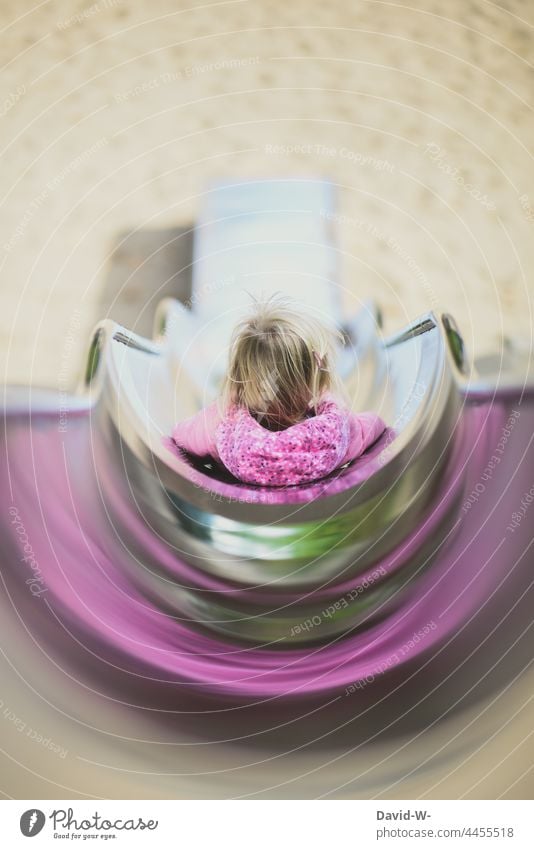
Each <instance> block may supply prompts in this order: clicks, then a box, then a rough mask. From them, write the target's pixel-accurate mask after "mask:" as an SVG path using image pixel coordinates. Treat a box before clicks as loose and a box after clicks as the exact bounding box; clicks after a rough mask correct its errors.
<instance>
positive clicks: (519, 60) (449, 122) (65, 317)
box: [0, 0, 534, 386]
mask: <svg viewBox="0 0 534 849" xmlns="http://www.w3.org/2000/svg"><path fill="white" fill-rule="evenodd" d="M533 27H534V4H532V3H530V2H528V0H517V1H516V2H512V0H506V2H502V3H500V4H498V3H493V2H486V0H475V2H465V0H453V2H449V3H447V4H443V3H441V2H437V0H424V1H423V2H422V1H421V0H410V2H409V3H403V2H400V3H398V2H396V3H388V2H374V1H373V2H370V1H369V0H358V2H353V3H347V2H340V1H339V2H338V0H334V2H331V3H328V4H327V3H318V2H313V1H312V2H310V0H294V2H292V3H287V2H281V0H263V2H261V0H233V2H214V3H209V4H208V3H205V2H198V0H197V1H196V2H195V0H187V2H186V0H179V2H177V3H176V2H171V0H151V2H150V3H149V2H139V3H133V2H126V0H97V2H95V3H92V4H91V3H90V2H86V0H81V2H76V3H74V2H66V0H60V2H44V3H40V4H37V3H36V4H35V6H34V5H33V4H32V3H30V2H28V0H23V2H20V0H17V2H14V0H1V33H2V38H1V41H0V44H1V48H0V52H1V65H2V75H1V77H0V80H1V82H0V85H1V86H2V96H1V98H0V114H1V117H2V129H3V132H2V135H1V140H0V143H1V147H2V165H3V176H4V179H3V187H4V188H3V192H2V198H1V201H0V206H1V225H0V226H1V233H2V238H1V241H0V263H1V292H0V351H1V354H2V360H3V363H4V368H3V369H2V373H3V374H4V373H5V378H6V380H7V381H10V382H24V383H26V382H29V381H32V382H34V383H36V384H44V385H50V386H57V385H58V383H60V384H63V385H64V384H65V383H66V382H67V383H72V382H73V381H74V380H75V379H76V377H77V375H78V373H79V369H80V366H81V361H82V358H83V356H84V351H85V346H86V341H87V336H88V334H89V333H90V331H91V329H92V327H93V326H94V324H95V323H96V321H97V320H98V319H100V318H102V317H104V315H106V314H107V313H108V312H109V313H111V314H112V315H115V316H116V317H118V318H119V319H121V320H122V321H123V323H125V324H126V323H127V324H129V325H130V326H134V325H135V324H136V322H137V320H138V318H139V317H140V316H141V318H142V317H143V315H144V316H145V318H146V311H147V309H148V308H149V307H148V306H147V304H148V303H149V302H150V308H152V306H153V304H154V303H155V301H157V299H158V297H159V294H160V293H159V291H158V287H159V285H160V282H161V281H158V282H155V281H154V279H153V277H152V276H151V274H150V272H149V268H147V267H143V268H142V269H141V270H139V268H138V266H139V265H140V264H141V263H142V261H143V259H144V258H145V257H146V255H147V252H146V250H145V249H143V248H141V249H140V250H139V252H138V255H136V252H135V250H134V251H131V250H130V251H129V252H127V255H125V254H124V252H123V253H122V254H121V246H120V242H121V240H122V239H123V238H124V235H125V234H127V233H128V232H129V231H139V232H140V233H141V234H142V235H143V234H144V237H143V238H144V239H145V242H143V241H142V239H141V244H142V245H145V248H146V238H147V235H148V239H149V241H150V238H151V236H152V237H154V238H155V239H156V241H157V240H158V238H159V236H158V231H159V230H161V229H162V228H168V229H174V228H187V227H189V226H190V225H191V223H192V222H193V221H194V218H195V215H196V214H197V211H198V210H199V208H200V206H201V204H202V193H203V192H204V191H205V189H206V186H207V184H208V182H209V180H210V179H212V178H218V177H221V176H222V177H226V176H230V177H238V178H241V177H246V176H252V177H254V176H258V175H260V176H270V175H273V176H276V175H280V174H281V175H306V176H308V175H318V176H326V177H330V178H332V179H333V180H334V182H335V183H336V184H337V185H338V187H339V196H338V210H339V213H340V216H341V221H340V226H339V237H340V242H339V245H340V259H341V265H340V285H342V286H343V288H344V290H345V292H346V293H347V298H349V299H350V298H351V299H352V303H353V304H356V303H357V302H358V301H359V300H360V299H363V298H365V297H368V296H369V295H373V296H375V297H376V298H377V299H378V301H379V302H380V303H381V305H382V307H383V309H384V312H385V315H386V319H387V327H391V329H393V328H395V327H397V326H398V325H400V324H402V323H403V322H405V321H407V320H409V319H412V318H414V317H415V316H417V315H418V314H420V313H422V312H423V311H425V310H426V309H428V308H436V309H441V308H444V309H446V310H448V311H449V312H451V313H452V314H453V315H454V316H455V318H456V319H457V321H458V323H459V325H460V327H461V329H462V331H463V333H464V335H465V339H466V342H467V344H468V346H469V348H470V349H471V351H473V352H475V353H477V354H479V353H483V352H484V351H487V350H488V349H489V348H492V347H494V346H495V344H496V342H497V340H498V337H499V335H500V333H501V332H502V331H503V330H504V332H506V333H509V334H510V333H521V334H522V335H524V336H526V337H527V338H530V332H531V327H532V315H531V295H532V266H533V261H534V168H533V162H532V153H531V147H532V138H533V137H534V115H533V112H532V102H533V100H534V97H533V91H534V85H533V84H534V70H533V68H534V30H533ZM277 146H278V147H277ZM295 148H297V149H295ZM136 244H137V243H136ZM118 245H119V247H117V246H118ZM121 258H122V261H123V267H122V271H121V274H120V275H119V277H118V278H117V277H116V275H115V277H114V276H113V263H117V262H118V261H119V262H120V261H121ZM125 262H126V266H127V267H126V270H125V268H124V263H125ZM168 265H169V260H168V258H167V266H168ZM170 266H171V268H170V272H169V273H171V274H172V273H173V269H172V261H171V263H170ZM110 269H111V270H110ZM174 271H179V269H174ZM177 276H178V277H179V274H178V275H177ZM165 293H166V292H163V294H165ZM116 296H119V297H120V300H121V303H122V304H123V305H124V304H126V306H127V310H126V312H124V310H123V312H122V313H121V312H120V310H118V309H117V304H116V303H114V301H115V298H116ZM142 326H143V327H145V326H146V321H145V322H144V325H142ZM139 327H141V325H138V329H139Z"/></svg>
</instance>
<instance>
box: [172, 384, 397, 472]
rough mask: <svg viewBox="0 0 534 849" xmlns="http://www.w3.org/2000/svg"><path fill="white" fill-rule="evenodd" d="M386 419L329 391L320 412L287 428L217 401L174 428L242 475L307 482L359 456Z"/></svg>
mask: <svg viewBox="0 0 534 849" xmlns="http://www.w3.org/2000/svg"><path fill="white" fill-rule="evenodd" d="M385 427H386V425H385V424H384V422H383V421H382V419H381V418H380V417H379V416H377V415H375V414H374V413H358V414H355V413H351V412H349V411H348V410H346V409H345V408H344V407H342V406H340V405H339V404H338V403H337V402H336V401H335V400H334V398H333V397H332V396H330V395H327V396H325V397H324V399H323V400H322V401H321V402H320V404H319V405H318V406H317V410H316V415H314V416H311V417H310V418H308V419H305V420H304V421H302V422H298V424H294V425H291V426H290V427H288V428H286V429H285V430H279V431H271V430H268V429H267V428H265V427H263V426H262V425H261V424H260V423H259V422H258V421H256V419H255V418H254V417H253V416H252V415H251V414H250V412H249V411H248V410H247V409H245V408H243V407H237V406H232V407H230V408H229V409H228V410H227V411H226V413H225V415H224V416H221V414H220V412H219V408H218V404H217V402H216V401H215V402H214V403H213V404H211V405H210V406H209V407H206V408H205V409H203V410H201V411H200V412H199V413H197V414H196V415H195V416H192V417H191V418H190V419H187V420H186V421H183V422H179V424H177V425H176V426H175V427H174V429H173V432H172V436H173V439H174V442H175V443H176V445H178V447H179V448H182V449H184V450H185V451H188V452H190V453H191V454H196V455H198V456H200V457H203V456H208V455H209V456H211V457H213V458H215V459H216V460H219V461H220V462H222V463H223V465H224V466H226V468H227V469H228V470H229V471H230V472H231V473H232V474H233V475H234V476H235V477H236V478H238V479H239V480H242V481H245V482H246V483H254V484H261V485H268V486H287V485H291V484H300V483H308V482H310V481H313V480H317V479H318V478H321V477H324V476H325V475H327V474H329V473H330V472H332V471H333V470H334V469H337V468H338V467H339V466H342V465H344V464H345V463H348V462H349V461H350V460H354V459H356V457H359V456H360V455H361V454H363V452H364V451H365V450H366V448H368V447H369V446H370V445H372V444H373V443H374V442H375V441H376V440H377V439H378V437H379V436H380V435H381V434H382V432H383V431H384V429H385Z"/></svg>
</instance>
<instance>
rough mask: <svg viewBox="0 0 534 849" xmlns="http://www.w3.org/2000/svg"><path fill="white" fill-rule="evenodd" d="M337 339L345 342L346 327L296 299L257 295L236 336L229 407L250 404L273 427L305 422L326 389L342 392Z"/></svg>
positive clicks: (226, 390)
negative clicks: (329, 322) (312, 311)
mask: <svg viewBox="0 0 534 849" xmlns="http://www.w3.org/2000/svg"><path fill="white" fill-rule="evenodd" d="M336 342H338V343H339V342H340V343H342V344H343V342H344V337H343V334H342V333H341V332H340V331H338V330H336V329H335V328H330V327H329V326H328V325H327V324H326V323H324V322H323V321H321V320H319V319H317V318H315V317H314V316H313V315H311V314H310V313H309V312H308V311H307V310H306V308H305V307H304V305H301V304H299V303H298V302H296V301H294V300H292V299H291V298H288V297H284V296H282V295H280V294H276V295H273V296H271V297H270V298H268V299H267V300H264V301H256V300H254V299H253V308H252V312H251V314H250V315H249V316H248V317H247V318H245V319H243V320H242V321H240V322H239V324H238V325H237V327H236V328H235V330H234V333H233V335H232V340H231V343H230V353H229V366H228V372H227V375H226V378H225V381H224V384H223V388H222V401H223V405H224V406H225V407H226V406H228V405H230V404H237V405H238V406H242V407H246V408H247V409H248V410H249V411H250V412H251V413H252V414H253V415H254V416H255V417H256V418H257V419H258V420H259V421H260V422H261V423H262V424H264V425H266V426H267V427H270V428H271V429H273V430H277V429H281V428H285V427H288V426H289V425H292V424H295V423H297V422H299V421H301V420H302V419H303V418H304V417H305V416H306V412H307V410H308V409H310V408H313V407H315V406H316V405H317V404H318V403H319V401H320V399H321V396H322V395H323V394H324V393H325V392H328V391H331V390H332V391H338V392H340V389H341V387H340V385H339V381H338V378H337V376H336V374H335V371H334V368H333V365H334V359H335V346H336Z"/></svg>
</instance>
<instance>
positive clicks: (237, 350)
mask: <svg viewBox="0 0 534 849" xmlns="http://www.w3.org/2000/svg"><path fill="white" fill-rule="evenodd" d="M336 339H339V340H340V341H342V335H341V333H338V332H337V331H332V330H329V329H328V328H327V327H326V325H323V323H322V322H320V321H318V320H317V319H315V318H313V317H311V316H310V315H307V314H306V313H305V312H304V311H303V310H302V309H299V306H298V304H296V303H294V302H292V301H291V300H290V299H289V298H284V297H281V296H279V295H275V296H273V297H271V298H269V299H268V300H267V301H265V302H263V303H256V304H255V305H254V309H253V311H252V314H251V315H250V316H249V317H248V318H246V319H244V320H242V321H241V322H240V323H239V324H238V326H237V327H236V329H235V331H234V333H233V336H232V340H231V343H230V353H229V367H228V372H227V375H226V378H225V381H224V385H223V390H222V394H221V397H220V398H219V399H218V400H216V401H215V402H214V403H213V404H211V405H210V406H208V407H206V408H205V409H204V410H201V411H200V412H199V413H197V414H196V415H195V416H193V417H192V418H190V419H187V420H186V421H183V422H180V423H179V424H177V425H176V426H175V428H174V429H173V433H172V436H173V439H174V442H175V443H176V445H177V446H178V447H179V448H182V449H184V450H185V451H188V452H190V453H192V454H196V455H198V456H208V455H209V456H210V457H213V458H214V459H215V460H217V461H219V462H222V463H223V465H224V466H226V468H227V469H228V470H229V471H230V472H231V473H232V474H233V475H234V476H235V477H236V478H239V479H240V480H242V481H245V482H247V483H254V484H262V485H269V486H286V485H288V484H301V483H307V482H309V481H313V480H317V479H318V478H321V477H323V476H325V475H327V474H329V473H330V472H332V471H333V470H334V469H336V468H338V467H339V466H342V465H344V464H345V463H348V462H349V461H350V460H354V459H355V458H356V457H359V456H360V454H362V453H363V452H364V451H365V449H366V448H368V447H369V446H370V445H372V443H373V442H375V441H376V440H377V439H378V437H379V436H380V435H381V433H382V432H383V431H384V429H385V424H384V422H383V421H382V419H381V418H380V417H379V416H377V415H375V414H374V413H359V414H357V415H356V414H354V413H351V412H349V410H348V409H347V408H346V407H345V406H344V405H343V403H342V402H340V401H337V400H336V397H335V395H334V392H335V391H337V394H338V396H339V397H341V388H340V386H339V384H338V379H337V377H336V375H335V374H334V373H333V371H332V363H333V359H334V350H335V342H336Z"/></svg>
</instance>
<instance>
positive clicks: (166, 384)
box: [0, 180, 534, 798]
mask: <svg viewBox="0 0 534 849" xmlns="http://www.w3.org/2000/svg"><path fill="white" fill-rule="evenodd" d="M208 198H209V200H208V202H207V204H206V209H205V212H204V215H203V217H202V218H201V220H200V221H199V224H198V228H197V238H196V245H195V266H194V268H195V273H194V280H195V283H194V289H193V295H192V298H191V303H190V304H189V305H188V308H185V307H184V305H182V304H179V303H177V302H175V301H172V300H166V301H165V302H163V303H162V304H161V305H160V309H159V311H158V315H157V319H156V328H155V333H154V339H153V340H147V339H144V338H142V337H140V336H138V335H136V334H134V333H132V332H130V331H128V330H127V329H125V328H123V327H120V326H119V325H117V324H116V323H114V322H112V321H110V320H105V321H103V322H102V323H101V324H100V325H99V326H98V327H97V329H96V331H95V334H94V337H93V339H92V340H91V344H90V346H89V352H88V357H87V367H86V370H85V374H84V376H83V381H82V385H81V387H80V391H79V393H78V394H76V395H75V396H72V397H69V398H68V399H67V402H65V398H62V397H59V396H58V395H57V393H54V392H53V391H50V392H47V391H44V390H35V389H30V388H17V387H8V388H7V389H6V391H5V409H4V422H5V424H4V428H5V430H4V434H5V439H4V446H3V451H2V456H1V466H0V475H1V477H2V486H3V491H4V493H5V498H4V501H5V504H6V507H5V509H4V511H3V515H2V517H1V524H2V541H3V545H2V576H3V593H2V602H1V604H2V618H1V622H2V626H1V628H2V645H3V646H4V653H3V660H2V674H3V680H4V692H5V694H6V695H5V698H4V697H2V706H1V707H2V709H3V710H4V713H5V706H7V708H8V709H9V711H10V714H9V716H11V714H13V716H14V717H16V718H17V717H18V718H19V719H20V721H21V723H23V724H24V728H27V727H28V726H29V727H31V728H32V729H42V731H39V734H40V736H41V738H42V739H43V740H46V741H48V742H46V744H44V743H42V742H41V743H40V744H39V743H31V744H30V741H31V739H32V738H31V735H28V734H26V733H25V731H24V730H23V731H22V732H20V733H19V734H14V733H13V728H14V725H13V723H14V722H15V720H14V719H12V720H11V724H10V722H9V718H8V720H7V721H6V722H4V723H3V724H2V725H1V726H0V729H1V733H2V744H1V745H2V749H3V751H4V757H6V758H7V759H8V760H7V763H8V764H9V767H8V768H9V770H10V774H12V776H13V783H14V788H13V790H12V791H10V792H13V795H15V796H17V795H18V793H22V794H23V796H24V798H29V797H31V796H33V797H35V798H47V797H50V798H53V797H55V796H64V797H71V796H74V797H75V796H77V795H80V796H87V795H89V796H103V797H117V798H127V797H129V796H132V797H136V796H137V797H140V798H145V797H150V796H154V797H162V798H164V797H167V796H169V797H173V796H188V795H191V796H193V797H208V796H222V797H226V796H246V795H251V796H257V797H268V796H269V795H272V796H275V797H280V796H282V797H283V796H288V797H290V798H292V797H299V798H300V797H308V796H310V795H312V796H316V795H322V794H323V793H324V794H331V795H333V796H364V797H368V796H372V795H376V794H382V795H384V796H387V795H388V794H389V795H391V797H392V798H397V797H399V796H402V795H403V794H404V793H405V794H406V795H407V796H408V798H409V797H410V796H414V795H416V792H423V788H428V786H429V776H430V777H431V778H432V780H433V782H435V783H436V787H437V789H436V791H435V796H436V798H441V797H442V796H443V790H444V787H447V785H446V783H445V784H444V783H443V782H446V778H447V776H448V775H450V773H451V771H454V770H455V768H456V767H457V766H458V764H459V763H460V760H461V759H462V758H465V757H466V753H470V752H471V751H472V752H473V757H474V756H475V753H476V752H479V748H480V745H481V741H484V740H486V739H488V740H489V739H493V736H495V734H496V729H498V727H499V723H500V722H502V715H499V705H498V703H497V702H496V698H497V695H496V694H499V696H498V698H499V699H501V698H502V699H503V700H504V699H509V701H511V705H509V707H508V708H507V709H506V710H507V711H508V710H510V712H511V713H513V710H515V711H516V712H517V708H518V707H519V703H518V702H517V699H518V698H519V699H520V698H521V697H520V695H518V693H520V691H521V688H522V687H524V686H525V683H526V682H527V680H528V678H527V673H526V672H525V669H526V667H527V666H528V664H529V663H530V661H531V659H532V639H531V637H530V636H529V631H528V628H529V626H530V624H531V610H532V603H533V598H532V590H531V572H532V550H531V548H529V546H530V543H531V541H532V531H531V527H532V517H531V516H529V515H527V514H528V509H529V507H530V504H531V502H532V501H534V487H533V482H534V474H533V472H534V452H533V449H532V444H531V443H532V435H533V432H534V404H533V402H534V391H533V390H534V384H533V380H532V364H531V359H530V358H529V356H528V355H526V354H516V355H515V356H512V355H510V354H508V356H507V358H502V359H501V360H500V361H495V360H494V359H493V360H491V361H490V360H487V361H486V363H485V365H486V372H485V373H484V370H483V369H482V371H480V372H477V370H476V369H475V368H474V367H473V366H471V365H470V364H469V363H468V362H467V361H466V355H465V351H464V347H463V343H462V340H461V337H460V334H459V332H458V329H457V328H456V325H455V324H454V321H453V320H452V318H451V317H450V316H442V315H435V314H433V313H429V314H427V315H423V316H421V317H419V318H417V320H415V321H414V322H413V323H412V324H411V325H410V326H408V327H406V328H405V329H404V330H403V331H402V332H400V333H399V334H397V335H395V336H394V337H391V338H384V336H383V333H382V330H381V327H380V317H379V315H378V313H377V311H376V309H375V308H374V307H373V306H372V305H370V304H365V305H363V306H362V309H361V311H360V312H359V313H358V315H356V316H355V317H353V318H348V319H347V317H346V316H344V315H343V312H342V306H341V300H342V299H341V298H338V297H337V294H336V292H337V290H336V286H335V280H336V274H337V271H336V250H335V245H334V243H333V227H334V223H335V214H334V200H333V194H332V188H331V186H330V185H329V184H328V183H327V182H323V181H311V180H283V181H282V180H280V181H255V182H250V183H245V184H243V183H236V184H233V185H220V186H217V187H214V189H213V191H212V192H210V193H209V195H208ZM272 290H280V291H284V292H287V293H290V294H292V295H294V296H296V297H298V298H300V299H301V300H305V301H306V303H307V305H308V306H309V307H310V308H311V309H314V310H317V311H318V312H319V313H320V314H321V315H329V316H330V317H331V319H332V320H333V321H335V322H336V323H337V324H338V325H342V326H343V327H344V329H345V333H346V336H347V340H348V344H347V346H346V348H345V350H344V352H342V353H341V352H340V364H339V367H340V371H341V374H342V376H343V379H344V381H345V385H346V388H347V392H348V393H349V396H350V398H351V399H352V401H353V404H354V407H355V408H356V409H374V410H376V411H378V412H380V413H381V415H382V416H383V417H384V419H385V420H386V422H387V424H388V429H387V430H386V432H385V434H384V435H383V436H382V437H381V439H380V440H379V441H378V443H377V444H376V445H375V446H374V447H373V448H372V449H370V450H369V451H368V452H367V453H366V454H365V455H364V456H363V457H362V458H360V459H359V460H357V461H356V462H354V463H352V464H349V465H348V466H346V467H344V468H342V469H340V470H337V471H336V472H335V473H333V474H331V475H330V476H329V477H328V478H325V479H323V480H321V481H318V482H316V483H313V484H310V485H306V486H301V487H294V486H291V487H285V488H268V487H254V486H251V485H247V484H242V483H240V482H238V481H236V480H234V479H232V477H231V475H229V474H227V473H224V471H223V470H222V469H220V468H218V467H217V466H216V465H215V464H214V463H210V462H208V461H207V460H202V459H200V460H196V461H195V460H194V458H186V457H184V456H183V455H181V454H180V453H179V452H177V451H175V450H174V451H173V446H172V444H171V443H170V441H169V439H168V436H169V434H170V431H171V428H172V426H173V424H174V423H175V422H176V421H177V420H179V419H180V418H181V417H185V416H188V415H190V414H192V413H193V412H195V410H197V409H199V408H200V406H202V405H203V404H204V403H207V402H208V401H210V400H211V399H212V398H213V397H214V396H215V394H216V392H217V389H218V386H219V383H220V379H221V377H222V374H223V373H224V368H225V365H226V354H227V350H226V348H227V343H228V338H229V334H230V331H231V328H232V327H233V326H234V324H235V321H236V320H237V318H238V317H239V316H240V315H241V314H243V311H244V310H245V309H246V308H247V304H248V303H249V293H253V294H261V293H266V292H268V291H272ZM481 365H482V366H484V363H483V364H481ZM532 515H533V516H534V509H533V512H532ZM503 703H504V702H502V701H501V703H500V705H501V710H502V704H503ZM507 704H508V703H507ZM512 707H513V710H512ZM470 712H472V714H473V716H474V717H475V719H473V722H474V725H473V728H472V733H470V732H467V733H466V734H464V736H463V737H462V738H461V739H458V738H459V735H460V734H461V733H463V730H464V728H465V726H466V723H467V722H468V721H469V722H471V713H470ZM506 715H507V717H508V713H507V714H506ZM510 715H511V714H510ZM514 716H515V714H514ZM475 720H476V721H475ZM515 727H516V726H513V725H512V726H511V729H512V731H511V733H512V735H513V734H515V733H517V734H520V731H519V730H517V732H516V731H514V730H513V729H514V728H515ZM509 730H510V729H509ZM36 733H37V732H36ZM54 735H55V736H54ZM25 737H27V738H28V739H27V740H26V739H25ZM512 739H515V738H512ZM61 740H64V741H68V745H67V743H66V742H64V743H63V744H62V745H63V749H67V751H68V754H66V755H65V756H62V755H61V754H59V755H58V753H57V752H56V751H55V749H54V745H57V746H60V744H61ZM50 741H52V743H50ZM54 741H55V742H54ZM516 742H517V741H516ZM477 757H479V755H477ZM473 762H474V763H478V761H477V760H476V758H475V760H474V761H473ZM483 771H484V770H483V769H482V768H481V774H482V772H483ZM486 771H487V768H486ZM58 788H64V789H62V790H60V789H58ZM67 791H68V792H67Z"/></svg>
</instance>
